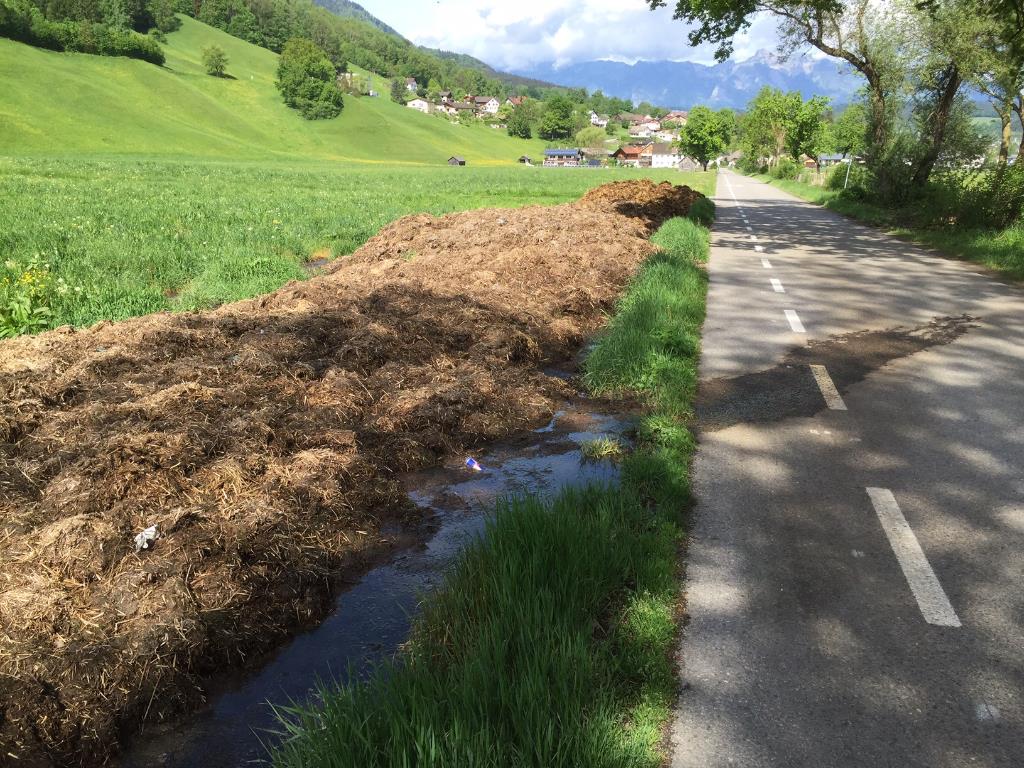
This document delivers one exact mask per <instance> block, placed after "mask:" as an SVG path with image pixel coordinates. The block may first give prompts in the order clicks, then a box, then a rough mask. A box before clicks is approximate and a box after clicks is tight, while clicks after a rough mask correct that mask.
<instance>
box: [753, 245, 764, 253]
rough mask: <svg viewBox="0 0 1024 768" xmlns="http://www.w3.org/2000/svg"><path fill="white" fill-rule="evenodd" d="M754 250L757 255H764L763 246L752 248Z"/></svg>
mask: <svg viewBox="0 0 1024 768" xmlns="http://www.w3.org/2000/svg"><path fill="white" fill-rule="evenodd" d="M754 250H755V251H757V252H758V253H764V246H763V245H755V246H754Z"/></svg>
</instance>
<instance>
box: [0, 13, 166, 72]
mask: <svg viewBox="0 0 1024 768" xmlns="http://www.w3.org/2000/svg"><path fill="white" fill-rule="evenodd" d="M170 2H171V0H139V1H138V2H127V1H124V2H123V1H122V0H103V2H98V1H97V0H0V37H9V38H11V39H12V40H19V41H21V42H23V43H28V44H29V45H35V46H39V47H40V48H50V49H52V50H57V51H76V52H79V53H92V54H98V55H101V56H128V57H130V58H135V59H142V60H143V61H149V62H152V63H153V64H163V63H164V53H163V51H162V50H161V49H160V46H159V45H158V44H157V41H156V40H154V39H153V38H151V37H148V36H146V35H141V34H139V33H138V31H137V30H143V31H144V30H146V29H149V28H151V27H153V26H156V25H157V24H158V23H159V22H158V21H157V20H158V19H159V20H160V22H163V23H166V24H168V25H171V26H173V22H176V21H177V19H176V17H175V16H174V12H173V9H171V7H170ZM168 20H170V21H168Z"/></svg>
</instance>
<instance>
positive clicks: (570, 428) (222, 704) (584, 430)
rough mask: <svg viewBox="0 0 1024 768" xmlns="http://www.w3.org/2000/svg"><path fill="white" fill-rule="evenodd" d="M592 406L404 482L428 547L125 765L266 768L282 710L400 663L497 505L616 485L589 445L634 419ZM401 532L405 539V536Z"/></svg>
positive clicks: (347, 599) (376, 573)
mask: <svg viewBox="0 0 1024 768" xmlns="http://www.w3.org/2000/svg"><path fill="white" fill-rule="evenodd" d="M595 405H596V404H595V403H592V402H587V401H579V402H576V403H574V404H568V403H567V404H566V405H565V406H564V408H563V409H562V410H559V411H558V412H557V413H556V414H555V416H554V417H553V418H552V419H551V421H550V423H548V424H547V425H546V426H543V427H540V428H539V429H536V430H534V431H533V432H530V433H527V434H525V435H522V436H520V437H519V438H517V439H515V440H513V441H508V442H504V443H501V444H498V445H495V446H493V447H491V448H489V449H487V450H486V451H484V452H481V453H480V454H479V455H476V456H474V458H476V459H477V460H478V462H479V463H480V464H481V465H482V467H483V469H482V470H481V471H479V472H475V471H471V470H469V469H468V468H467V467H466V465H465V463H464V461H463V460H462V457H457V458H453V459H452V460H450V461H449V462H447V463H446V464H445V465H444V466H442V467H438V468H435V469H430V470H426V471H421V472H412V473H408V474H407V475H405V476H404V477H403V478H402V482H403V485H404V486H405V488H406V489H407V491H408V494H409V497H410V499H411V500H412V501H413V502H414V503H415V504H416V505H417V506H419V507H420V508H422V509H426V510H430V511H431V512H432V513H433V515H432V516H425V517H424V519H425V523H424V525H423V527H422V530H421V531H420V532H419V535H420V536H422V537H423V540H422V541H421V542H420V543H419V544H417V545H415V546H411V547H408V548H407V549H405V550H404V551H402V552H401V553H400V554H398V555H396V556H395V557H394V558H393V559H392V560H391V561H390V562H387V563H384V564H382V565H380V566H378V567H376V568H374V569H373V570H371V571H370V572H369V573H367V574H366V575H365V576H364V577H363V578H362V579H360V580H359V581H358V582H356V583H355V584H353V585H351V587H349V588H347V589H344V590H342V591H341V592H340V594H339V595H338V597H337V599H336V601H335V604H334V608H333V611H332V612H331V614H330V615H329V616H328V618H327V619H326V620H324V622H323V623H321V624H320V625H319V626H317V627H316V628H314V629H311V630H309V631H307V632H305V633H303V634H300V635H298V636H297V637H295V638H294V639H293V640H292V641H291V642H289V643H288V645H286V646H285V647H283V648H282V649H281V650H280V651H279V652H278V653H276V654H274V655H273V656H272V657H269V658H268V659H266V660H265V662H264V664H262V665H261V666H258V667H257V668H256V669H254V670H253V671H251V672H250V673H248V674H246V675H244V676H238V675H235V676H234V677H231V678H224V679H222V680H219V681H214V684H213V689H214V691H215V692H214V693H213V694H212V696H211V700H210V706H209V707H208V708H207V709H205V710H204V711H202V712H200V713H198V714H196V715H194V716H192V717H190V718H188V719H186V720H183V721H181V722H178V723H175V724H173V725H164V726H157V727H153V728H149V729H147V730H146V731H144V732H143V733H142V734H140V736H139V737H138V738H136V739H135V741H134V744H133V745H132V746H131V748H130V749H129V750H128V751H127V753H126V754H125V756H124V757H123V758H122V759H121V760H120V761H119V764H120V765H121V766H122V768H148V767H149V766H161V767H163V768H239V767H240V766H248V765H254V764H260V763H261V762H263V760H264V759H265V758H266V756H267V746H266V745H269V744H272V743H273V742H274V738H275V736H274V731H275V729H276V727H277V724H276V719H275V716H274V714H273V711H272V709H271V704H273V705H287V704H288V703H289V702H291V701H305V700H308V698H309V697H310V696H311V695H314V694H313V691H315V688H316V686H317V683H318V681H339V682H344V681H346V680H349V679H351V678H352V676H353V675H354V676H359V675H361V674H363V673H365V672H366V671H367V670H368V669H370V668H371V667H372V665H373V664H374V663H375V662H379V661H381V660H382V659H385V658H388V657H390V656H392V655H393V654H394V653H395V651H397V650H398V648H399V646H400V645H401V644H402V643H403V642H404V641H405V639H406V637H407V635H408V631H409V627H410V623H411V621H412V620H413V619H414V617H415V616H416V613H417V611H418V605H419V601H420V599H421V597H422V596H423V595H424V594H425V593H427V592H429V591H430V590H431V589H433V588H434V587H435V586H437V585H438V584H439V583H440V582H441V580H442V578H443V576H444V573H445V569H446V568H447V566H448V565H449V564H450V563H451V562H452V560H453V558H454V557H455V556H456V555H457V554H458V552H459V551H460V550H461V549H462V548H463V547H464V546H465V544H466V542H467V541H469V540H471V539H472V538H473V537H476V536H479V535H480V534H481V533H482V531H483V530H484V527H485V524H486V520H487V516H488V513H489V512H490V511H491V510H493V509H494V506H495V502H496V501H497V499H498V498H500V497H505V496H509V495H513V494H525V493H536V494H540V495H544V496H548V495H551V494H553V493H554V492H556V491H557V490H558V489H560V488H562V487H565V486H568V485H585V484H588V483H606V482H615V481H616V479H617V477H618V468H617V465H616V464H615V463H613V462H610V461H588V460H586V459H584V458H583V456H582V453H581V451H580V446H581V445H583V444H584V443H586V442H588V441H591V440H594V439H597V438H599V437H607V436H613V437H617V438H619V439H620V440H622V441H623V442H626V443H628V441H629V437H628V435H629V432H630V431H631V429H632V425H633V420H632V419H631V418H630V417H629V416H623V415H619V414H617V415H612V414H609V413H600V412H596V411H595V410H593V409H594V408H595ZM396 534H397V531H396Z"/></svg>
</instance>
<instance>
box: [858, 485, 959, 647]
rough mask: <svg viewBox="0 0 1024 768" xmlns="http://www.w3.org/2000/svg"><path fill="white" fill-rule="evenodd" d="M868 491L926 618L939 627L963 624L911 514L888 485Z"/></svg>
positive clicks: (883, 528) (918, 605) (911, 589)
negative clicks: (908, 515) (910, 519)
mask: <svg viewBox="0 0 1024 768" xmlns="http://www.w3.org/2000/svg"><path fill="white" fill-rule="evenodd" d="M867 492H868V496H869V497H871V503H872V504H873V505H874V507H875V512H876V513H877V514H878V519H879V521H880V522H881V523H882V530H884V531H885V536H886V538H887V539H889V544H890V545H891V546H892V551H893V553H895V555H896V560H898V561H899V564H900V568H901V569H902V570H903V575H904V576H905V577H906V579H907V584H909V585H910V591H911V592H913V593H914V597H915V598H916V599H917V607H918V608H920V609H921V615H922V616H924V620H925V621H927V622H928V623H929V624H934V625H935V626H938V627H959V626H960V618H959V617H958V616H957V615H956V611H954V610H953V606H952V605H951V604H950V602H949V598H948V597H946V592H945V591H944V590H943V589H942V585H941V584H940V583H939V579H938V577H937V576H936V575H935V571H933V570H932V567H931V565H930V564H929V562H928V558H926V557H925V556H924V550H922V549H921V544H920V543H919V542H918V540H917V536H915V535H914V531H913V529H912V528H911V527H910V524H909V523H908V522H907V518H905V517H904V516H903V512H902V511H900V506H899V504H897V503H896V497H895V496H893V495H892V491H890V490H889V489H888V488H868V489H867Z"/></svg>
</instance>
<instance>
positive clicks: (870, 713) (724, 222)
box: [672, 171, 1024, 768]
mask: <svg viewBox="0 0 1024 768" xmlns="http://www.w3.org/2000/svg"><path fill="white" fill-rule="evenodd" d="M716 202H717V204H718V220H717V223H716V225H715V231H714V235H713V240H712V251H711V262H710V278H711V284H710V291H709V295H708V317H707V322H706V324H705V329H704V341H703V357H702V362H701V393H700V396H699V398H698V406H697V417H698V430H699V432H700V435H699V440H700V447H699V450H698V453H697V458H696V462H695V465H694V488H695V493H696V494H697V508H696V510H695V513H694V520H693V528H692V536H693V539H692V542H691V545H690V554H689V566H688V587H687V594H688V599H687V600H688V601H687V612H688V614H689V622H688V624H687V626H686V627H685V629H684V637H683V641H682V647H681V665H682V672H681V674H682V679H683V691H682V694H681V697H680V702H679V707H678V712H677V715H676V721H675V723H674V725H673V729H672V741H673V760H672V766H673V767H674V768H718V767H719V766H734V767H735V768H761V767H762V766H764V767H767V766H773V767H777V768H852V767H854V766H857V767H861V766H863V768H883V767H884V766H893V768H896V767H899V768H913V767H915V766H920V767H921V768H924V767H925V766H927V768H964V766H974V767H977V768H997V767H998V768H1019V767H1020V766H1024V288H1021V287H1020V286H1010V285H1007V284H1004V283H1003V282H1000V281H999V280H998V279H995V278H993V277H991V276H989V275H987V274H982V273H980V272H979V270H978V268H976V267H972V266H970V265H967V264H963V263H959V262H955V261H950V260H946V259H943V258H940V257H938V256H935V255H933V254H930V253H929V252H927V251H925V250H923V249H920V248H917V247H915V246H912V245H909V244H907V243H904V242H902V241H900V240H897V239H894V238H892V237H889V236H887V235H884V234H882V233H880V232H878V231H876V230H872V229H869V228H866V227H863V226H860V225H857V224H855V223H853V222H851V221H849V220H847V219H845V218H842V217H840V216H838V215H836V214H833V213H831V212H829V211H826V210H824V209H822V208H819V207H816V206H813V205H810V204H808V203H804V202H802V201H799V200H797V199H796V198H793V197H791V196H789V195H787V194H785V193H783V192H781V191H779V190H778V189H776V188H774V187H772V186H769V185H766V184H763V183H761V182H758V181H754V180H752V179H749V178H745V177H743V176H739V175H737V174H734V173H732V172H729V171H723V172H722V173H721V175H720V177H719V184H718V194H717V200H716Z"/></svg>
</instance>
